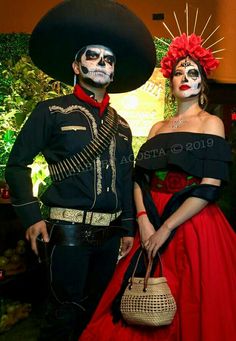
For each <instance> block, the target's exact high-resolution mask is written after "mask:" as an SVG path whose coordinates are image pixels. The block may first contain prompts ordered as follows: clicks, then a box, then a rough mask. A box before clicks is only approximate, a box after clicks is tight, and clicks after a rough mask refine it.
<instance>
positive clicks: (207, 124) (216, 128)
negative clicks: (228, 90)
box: [203, 111, 225, 138]
mask: <svg viewBox="0 0 236 341" xmlns="http://www.w3.org/2000/svg"><path fill="white" fill-rule="evenodd" d="M203 132H204V133H205V134H213V135H218V136H220V137H223V138H224V137H225V129H224V123H223V121H222V120H221V118H219V117H218V116H216V115H212V114H210V113H208V112H206V111H205V112H204V115H203Z"/></svg>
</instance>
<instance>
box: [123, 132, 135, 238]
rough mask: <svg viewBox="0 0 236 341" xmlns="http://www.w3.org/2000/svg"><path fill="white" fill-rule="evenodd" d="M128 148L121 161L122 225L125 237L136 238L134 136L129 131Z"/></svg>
mask: <svg viewBox="0 0 236 341" xmlns="http://www.w3.org/2000/svg"><path fill="white" fill-rule="evenodd" d="M128 131H129V132H128V148H127V150H126V153H125V155H123V157H122V160H121V167H122V175H123V188H122V214H121V224H122V227H123V228H124V229H125V233H124V235H125V236H131V237H132V236H134V234H135V228H136V221H135V206H134V195H133V193H134V186H133V184H134V183H133V166H134V154H133V149H132V135H131V131H130V129H128Z"/></svg>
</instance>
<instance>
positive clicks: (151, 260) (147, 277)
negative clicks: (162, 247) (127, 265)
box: [129, 249, 163, 291]
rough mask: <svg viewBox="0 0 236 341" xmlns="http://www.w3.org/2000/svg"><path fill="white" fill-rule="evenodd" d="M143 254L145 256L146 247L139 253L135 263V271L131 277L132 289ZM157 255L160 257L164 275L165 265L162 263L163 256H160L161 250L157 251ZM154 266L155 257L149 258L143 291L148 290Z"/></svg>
mask: <svg viewBox="0 0 236 341" xmlns="http://www.w3.org/2000/svg"><path fill="white" fill-rule="evenodd" d="M142 254H143V255H144V256H145V254H144V249H142V250H141V251H140V253H139V255H138V258H137V261H136V263H135V267H134V271H133V273H132V276H131V279H130V285H129V288H130V289H131V288H132V285H133V281H134V276H135V273H136V270H137V267H138V263H139V260H140V257H141V255H142ZM157 256H158V258H159V262H160V266H161V276H163V265H162V261H161V256H160V253H159V252H157ZM152 266H153V257H151V258H150V259H149V261H148V265H147V269H146V274H145V277H144V287H143V291H147V286H148V279H149V277H150V274H151V271H152Z"/></svg>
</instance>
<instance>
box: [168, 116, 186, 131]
mask: <svg viewBox="0 0 236 341" xmlns="http://www.w3.org/2000/svg"><path fill="white" fill-rule="evenodd" d="M187 122H188V121H187V120H184V119H182V118H179V119H176V120H173V121H171V123H170V124H171V128H172V129H177V128H179V127H181V126H182V125H183V124H184V123H187Z"/></svg>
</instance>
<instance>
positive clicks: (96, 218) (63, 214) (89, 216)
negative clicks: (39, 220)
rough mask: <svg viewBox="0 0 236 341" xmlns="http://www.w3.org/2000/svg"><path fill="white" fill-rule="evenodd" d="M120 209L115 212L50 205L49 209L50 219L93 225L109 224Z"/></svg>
mask: <svg viewBox="0 0 236 341" xmlns="http://www.w3.org/2000/svg"><path fill="white" fill-rule="evenodd" d="M120 214H121V211H119V212H115V213H100V212H88V211H82V210H76V209H73V208H62V207H52V208H51V209H50V215H49V216H50V219H52V220H62V221H69V222H72V223H83V224H88V225H94V226H109V225H110V223H111V222H112V221H113V220H115V219H117V218H118V217H119V216H120Z"/></svg>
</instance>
